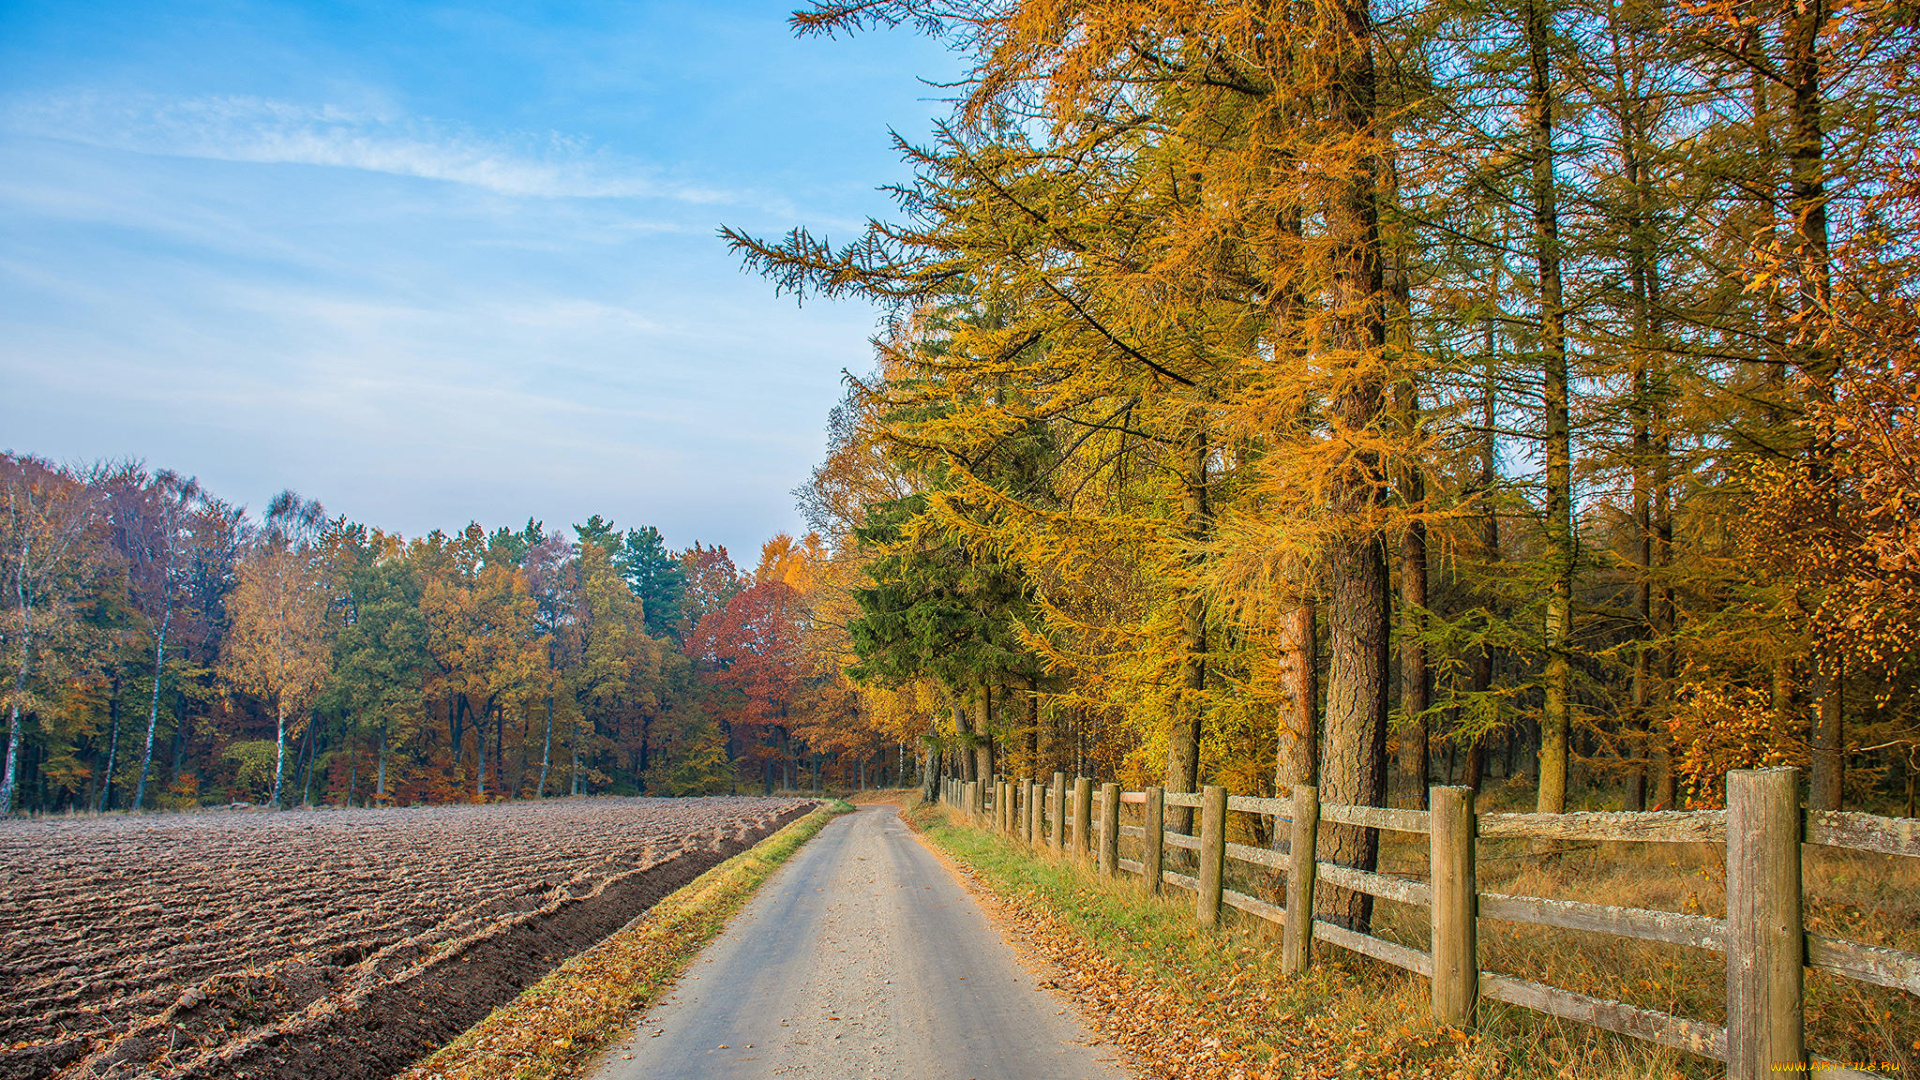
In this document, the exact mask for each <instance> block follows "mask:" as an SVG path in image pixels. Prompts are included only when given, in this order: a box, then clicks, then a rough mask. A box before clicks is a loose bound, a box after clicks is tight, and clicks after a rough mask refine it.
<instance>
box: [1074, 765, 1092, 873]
mask: <svg viewBox="0 0 1920 1080" xmlns="http://www.w3.org/2000/svg"><path fill="white" fill-rule="evenodd" d="M1092 854H1093V778H1092V777H1089V776H1081V777H1077V778H1075V779H1074V781H1073V856H1074V858H1076V859H1085V858H1088V857H1090V856H1091V855H1092Z"/></svg>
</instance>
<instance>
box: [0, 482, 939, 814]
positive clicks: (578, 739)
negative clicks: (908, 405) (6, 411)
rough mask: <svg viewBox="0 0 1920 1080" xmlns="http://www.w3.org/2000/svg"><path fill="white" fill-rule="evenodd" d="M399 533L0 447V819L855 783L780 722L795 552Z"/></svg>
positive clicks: (794, 545)
mask: <svg viewBox="0 0 1920 1080" xmlns="http://www.w3.org/2000/svg"><path fill="white" fill-rule="evenodd" d="M570 532H571V535H568V533H566V532H561V531H554V532H549V531H547V530H546V529H544V528H543V527H542V526H541V525H540V524H539V523H537V522H532V521H530V522H528V524H527V525H526V526H525V527H524V528H522V529H519V530H517V531H516V530H513V529H508V528H496V529H493V530H492V531H488V530H487V529H485V528H483V527H481V526H480V525H478V524H469V525H468V526H467V527H466V528H464V529H462V530H460V531H458V532H454V533H444V532H439V531H436V532H433V533H430V534H429V535H427V536H425V537H420V538H416V539H412V540H408V539H406V538H404V537H402V536H399V535H397V534H393V533H388V532H384V531H382V530H380V529H377V528H371V527H368V526H366V525H362V524H357V523H353V522H350V521H347V520H346V519H345V518H339V517H329V516H328V515H327V514H326V512H325V511H324V510H323V509H322V507H321V506H320V504H319V503H317V502H314V501H311V500H304V499H301V498H300V497H298V496H296V495H294V494H292V493H290V492H289V493H282V494H281V495H279V496H277V497H276V498H275V499H273V500H272V502H271V503H269V505H268V506H267V508H266V511H265V513H264V514H262V515H260V516H259V518H258V519H257V520H256V519H255V518H253V517H251V516H250V515H248V514H247V513H246V512H245V511H244V510H243V509H242V508H240V507H237V506H235V505H233V504H231V503H229V502H226V501H224V500H222V499H220V498H219V497H217V496H215V495H213V494H212V493H210V492H208V491H206V490H204V489H203V488H202V487H201V486H200V485H199V484H198V483H196V482H195V481H194V480H192V479H191V478H187V477H183V476H181V475H179V474H177V473H173V472H169V471H164V470H162V471H153V470H149V469H148V468H146V467H144V466H142V465H139V464H127V463H119V464H105V465H95V466H91V467H64V466H59V465H55V464H53V463H51V462H47V461H44V460H40V459H36V458H33V457H30V456H22V455H14V454H5V455H0V551H4V557H3V558H0V582H3V583H4V585H5V595H4V599H3V601H0V647H4V655H5V660H4V664H5V676H6V678H5V683H4V689H3V690H0V692H4V694H5V699H4V708H5V710H6V717H7V725H8V727H7V746H6V760H5V765H4V774H0V806H3V807H4V808H5V809H6V810H9V811H11V810H28V811H37V812H56V811H76V810H78V811H104V810H110V809H156V808H173V809H177V808H185V807H190V806H195V805H201V804H204V803H227V802H229V801H240V802H247V803H253V804H266V805H272V806H287V805H296V804H297V805H317V804H328V805H394V804H413V803H422V802H448V801H489V800H495V799H506V798H538V797H542V796H554V795H568V794H575V795H577V794H582V793H605V792H612V793H620V794H656V795H695V794H709V793H716V792H731V791H733V790H736V788H737V787H739V786H741V785H745V786H748V787H756V786H757V787H760V788H761V789H763V790H771V789H772V788H774V787H776V786H780V787H793V786H795V785H796V784H800V783H814V784H818V783H819V782H820V781H821V779H822V778H823V777H824V779H825V780H826V781H828V782H831V783H836V784H841V783H844V784H855V783H863V782H865V781H866V779H867V776H868V770H869V768H871V769H872V771H873V777H874V778H875V779H878V777H879V775H880V773H881V771H882V770H883V769H885V768H888V767H891V768H892V769H893V770H895V771H896V773H897V770H898V768H899V767H900V765H901V762H902V755H900V754H898V753H896V754H894V755H893V756H892V757H891V758H889V757H888V755H886V754H885V753H884V750H885V749H886V748H885V747H884V746H883V745H882V744H880V743H878V742H876V741H874V740H872V739H861V738H854V739H844V738H843V739H838V740H836V739H825V738H815V739H814V740H813V742H811V743H809V742H808V741H807V740H806V739H805V738H803V737H799V736H797V735H796V730H798V729H800V728H804V726H805V725H804V717H802V716H801V715H800V714H799V712H798V711H796V710H795V709H794V708H793V707H792V705H793V703H794V702H795V701H796V700H798V699H800V698H801V697H803V696H804V694H805V692H806V688H807V687H808V685H810V684H811V683H817V682H818V681H819V680H818V679H817V677H815V676H814V675H813V674H812V672H810V671H809V670H806V669H804V668H803V665H804V663H805V661H806V659H807V657H806V655H805V653H804V652H803V651H802V650H801V649H800V648H799V646H798V642H799V640H800V636H801V634H802V633H803V631H804V623H803V619H804V616H805V612H806V605H805V603H804V602H803V598H802V596H801V592H800V589H801V588H802V587H804V585H805V583H806V582H807V581H808V580H809V577H810V575H809V572H808V569H807V567H808V566H809V565H810V564H811V563H812V562H813V561H816V560H817V559H818V558H819V557H820V555H821V549H820V547H819V545H818V543H817V541H816V542H813V543H812V544H809V543H808V542H795V541H793V540H792V539H791V538H788V537H786V536H780V537H776V538H775V539H774V540H772V541H769V542H768V544H767V545H766V546H765V548H764V549H763V551H762V559H761V563H760V566H759V567H758V568H756V569H755V570H754V571H753V572H743V571H741V570H740V569H739V568H737V567H736V566H735V564H734V563H733V561H732V559H731V557H730V556H729V555H728V553H727V551H726V549H725V548H721V547H707V546H703V545H701V544H699V543H695V544H694V545H693V546H692V547H690V548H688V549H686V550H684V551H673V550H670V549H669V548H668V547H667V546H666V544H665V542H664V541H663V539H662V537H661V535H660V533H659V532H658V530H656V529H653V528H639V529H627V530H625V531H624V532H623V531H621V530H618V529H616V528H615V527H614V525H613V523H611V522H608V521H605V520H603V519H602V518H600V517H598V516H595V517H592V518H589V519H588V521H587V522H585V523H584V524H581V525H576V526H574V527H573V528H572V529H571V530H570Z"/></svg>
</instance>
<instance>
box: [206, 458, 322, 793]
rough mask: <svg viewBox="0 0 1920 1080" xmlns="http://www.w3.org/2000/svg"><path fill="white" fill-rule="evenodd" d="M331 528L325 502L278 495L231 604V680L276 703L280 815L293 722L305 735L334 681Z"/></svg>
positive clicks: (226, 666) (226, 663)
mask: <svg viewBox="0 0 1920 1080" xmlns="http://www.w3.org/2000/svg"><path fill="white" fill-rule="evenodd" d="M326 527H327V520H326V515H325V513H324V511H323V510H322V509H321V507H320V504H319V503H318V502H314V501H306V500H302V499H301V498H300V497H299V496H297V495H295V494H294V493H293V492H291V491H283V492H281V493H280V494H279V495H276V496H274V498H273V502H272V503H271V504H270V505H269V506H268V509H267V516H266V527H265V529H264V530H263V531H262V533H261V535H260V538H259V540H258V541H257V542H256V544H255V546H254V549H253V550H252V551H251V552H249V554H248V557H247V558H246V559H245V560H244V561H243V562H242V563H241V565H240V572H239V578H238V581H237V582H236V583H235V585H234V589H233V593H232V595H231V596H230V597H229V599H228V602H227V608H228V612H229V614H230V616H231V618H232V619H233V627H232V629H231V631H230V632H229V633H228V636H227V640H226V647H225V652H224V655H223V656H222V665H221V666H222V670H223V673H224V675H225V677H226V679H227V681H228V682H229V683H231V684H232V685H234V686H235V687H237V688H239V689H241V690H243V691H246V692H248V693H251V694H255V695H258V696H259V697H261V698H262V699H264V700H266V701H268V702H270V703H271V706H272V709H273V713H274V722H275V726H274V764H273V794H272V796H271V798H270V800H269V801H270V803H271V805H272V806H273V807H274V808H275V809H279V807H280V805H281V787H282V784H283V782H284V779H285V775H286V758H287V734H288V723H289V720H291V721H292V723H293V726H294V733H295V734H298V733H299V731H300V730H301V729H303V728H304V727H305V725H306V723H307V719H308V718H307V716H306V712H307V709H308V707H309V706H311V705H312V704H313V702H314V699H315V698H316V697H317V696H318V695H319V693H320V691H321V690H322V688H323V687H324V686H325V683H326V679H327V673H328V666H329V665H328V661H329V659H330V657H329V647H330V636H331V633H332V631H333V612H332V610H331V607H332V604H331V599H332V597H331V593H330V591H329V589H328V585H327V582H326V581H325V579H324V576H323V570H324V565H325V564H324V562H323V561H322V558H321V541H322V539H323V534H324V531H325V529H326Z"/></svg>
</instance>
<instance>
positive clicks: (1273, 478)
mask: <svg viewBox="0 0 1920 1080" xmlns="http://www.w3.org/2000/svg"><path fill="white" fill-rule="evenodd" d="M794 24H795V26H796V27H797V29H798V30H799V31H801V32H802V33H811V34H826V35H831V34H836V33H842V32H855V31H860V30H865V29H869V28H873V27H876V26H908V27H912V28H915V29H917V30H918V31H919V32H923V33H929V34H933V35H936V36H938V37H940V38H941V39H942V40H944V41H946V42H947V43H948V44H949V45H950V47H951V48H952V49H953V50H954V51H955V53H956V54H957V55H958V56H959V57H960V58H961V59H962V62H963V66H964V68H965V72H966V74H965V75H964V76H963V77H962V78H961V79H959V80H958V81H957V82H955V83H954V84H952V85H951V87H950V90H951V101H952V105H953V107H952V111H951V114H950V115H949V116H948V117H947V118H946V119H945V120H944V122H943V123H942V124H941V125H940V126H939V127H938V129H937V131H936V133H935V135H934V137H933V138H931V139H930V140H929V141H927V142H926V143H925V144H911V143H908V142H906V141H904V140H902V141H899V142H898V145H899V149H900V152H901V154H902V157H903V160H904V161H905V163H906V164H907V165H908V166H909V167H910V169H911V171H912V176H911V179H909V180H907V181H906V182H904V183H901V184H898V185H896V186H895V187H894V188H893V189H892V190H893V192H894V194H895V195H896V197H897V201H898V207H899V212H898V214H897V215H896V216H895V219H894V220H890V221H875V222H873V223H871V224H870V225H869V226H868V227H867V228H866V229H865V231H864V232H863V233H862V234H861V235H859V236H857V237H855V238H854V239H853V240H852V242H850V243H843V244H837V245H836V244H834V243H830V242H829V241H828V240H826V239H824V238H821V237H817V236H815V235H813V234H811V233H809V232H807V231H806V230H804V229H796V230H794V231H793V232H791V233H789V234H788V235H787V236H785V237H783V238H761V237H756V236H753V235H749V234H747V233H744V232H741V231H738V230H733V229H727V230H724V231H723V236H724V237H725V239H726V240H727V241H728V242H729V243H730V244H731V245H732V247H733V249H734V250H735V251H736V252H737V253H739V254H740V256H741V257H742V258H743V259H744V260H745V262H746V264H747V265H748V266H749V267H751V268H753V269H755V270H758V271H760V272H762V273H764V274H766V275H767V276H768V277H769V278H770V280H771V281H772V282H773V283H774V284H775V286H776V287H777V288H778V289H779V290H780V291H782V292H784V293H788V294H791V295H794V296H796V297H798V298H801V299H802V300H803V301H804V300H806V299H812V298H815V297H827V298H832V297H840V296H859V297H865V298H868V299H872V300H876V301H878V302H880V303H882V304H884V305H886V307H887V310H888V311H889V312H890V313H891V314H890V316H889V318H888V320H887V321H886V323H885V324H884V327H883V330H882V332H881V334H880V335H879V336H878V337H877V338H876V344H877V349H876V358H875V366H874V368H873V370H872V372H871V373H870V374H868V375H864V376H857V377H850V378H849V380H848V384H847V385H848V393H847V396H846V399H845V400H844V402H843V403H842V405H841V407H840V408H839V410H837V411H836V413H835V415H834V417H833V420H832V422H831V425H830V435H831V437H832V445H831V449H830V452H829V456H828V458H827V460H826V461H825V462H824V463H822V465H821V466H820V467H819V469H818V470H817V471H816V473H815V476H814V478H813V481H812V482H811V483H810V484H809V485H808V486H807V487H806V488H805V489H803V491H802V492H801V497H802V501H803V506H804V508H805V509H807V511H808V512H809V514H810V517H811V522H812V524H813V525H814V526H815V527H816V528H817V529H818V530H819V531H820V533H821V534H822V535H823V536H824V537H825V538H826V542H827V544H828V547H829V549H830V551H831V552H832V556H831V559H830V565H829V566H828V567H827V568H825V569H824V570H823V571H822V575H823V578H825V579H830V580H832V581H834V582H837V584H836V585H835V586H834V588H836V589H838V590H839V594H840V599H838V600H836V601H834V603H836V604H838V605H839V610H840V614H839V615H838V616H826V615H823V616H822V617H821V618H820V619H819V625H820V627H821V628H822V629H821V633H822V635H823V636H821V637H819V638H818V639H817V641H816V647H817V648H818V649H820V650H821V651H822V654H823V655H833V656H836V657H837V658H838V664H839V667H840V669H841V670H842V671H843V672H844V673H845V674H846V676H847V683H846V685H847V687H848V688H849V689H848V692H849V693H851V694H853V695H855V696H856V697H861V696H863V695H864V696H865V697H867V698H870V699H871V705H870V706H869V707H868V713H870V714H871V719H870V721H862V722H871V723H873V724H876V725H878V726H879V727H880V728H881V729H883V730H889V731H891V730H893V729H892V728H890V727H888V726H887V725H888V724H890V723H891V722H892V721H891V720H889V719H888V718H889V717H898V716H902V715H918V716H920V717H922V718H923V722H928V723H930V724H931V726H930V727H929V728H928V729H927V734H928V736H929V737H930V738H932V739H933V740H934V741H935V742H936V743H937V745H938V746H939V747H940V749H941V753H942V755H943V757H944V759H945V764H944V765H943V766H942V767H943V768H945V769H947V770H950V771H952V772H955V773H957V774H959V775H963V776H965V777H968V778H974V777H986V776H988V775H989V774H991V773H993V772H995V771H1002V772H1006V773H1009V774H1015V775H1022V774H1024V775H1034V774H1036V773H1038V774H1044V773H1046V772H1048V771H1050V770H1051V769H1053V768H1062V767H1064V768H1069V769H1073V770H1077V771H1081V772H1094V771H1097V772H1098V773H1100V774H1101V775H1119V776H1122V777H1123V778H1129V782H1138V781H1139V780H1150V781H1152V782H1159V783H1164V784H1165V786H1166V787H1167V788H1168V789H1170V790H1175V791H1191V790H1194V789H1195V787H1196V785H1197V784H1199V783H1200V782H1201V781H1202V780H1203V779H1209V780H1213V781H1215V782H1220V783H1224V784H1227V785H1228V786H1230V787H1231V788H1232V790H1234V791H1236V792H1246V793H1258V792H1260V791H1286V790H1288V789H1290V787H1291V786H1292V785H1294V784H1298V783H1308V782H1312V783H1317V784H1318V785H1319V788H1320V791H1321V793H1322V797H1323V798H1326V799H1329V800H1331V801H1335V802H1342V803H1354V804H1368V805H1384V804H1387V803H1388V802H1389V801H1398V802H1403V803H1407V804H1418V803H1420V802H1421V800H1423V799H1424V792H1425V790H1426V788H1427V785H1428V784H1429V783H1431V782H1435V781H1449V780H1450V781H1452V782H1457V783H1466V784H1469V785H1473V786H1475V787H1479V786H1481V785H1483V784H1487V783H1489V782H1491V781H1499V782H1500V787H1501V790H1502V791H1505V792H1508V793H1509V794H1510V797H1511V798H1512V799H1513V801H1515V802H1524V803H1527V804H1530V808H1533V809H1537V810H1539V811H1543V812H1558V811H1562V810H1565V809H1569V808H1571V807H1575V806H1587V807H1608V806H1610V807H1614V808H1620V807H1625V808H1627V809H1643V808H1644V809H1653V808H1678V807H1681V806H1685V805H1711V804H1713V803H1714V802H1715V801H1716V800H1718V799H1719V798H1720V797H1721V792H1720V790H1719V787H1718V785H1719V784H1720V778H1721V776H1722V775H1723V773H1724V772H1725V771H1726V770H1727V769H1729V768H1732V767H1740V766H1749V765H1758V764H1796V765H1800V766H1802V767H1804V768H1806V769H1807V770H1808V771H1809V774H1810V776H1811V786H1810V790H1809V792H1808V799H1809V802H1810V804H1811V805H1813V806H1816V807H1822V808H1837V807H1840V806H1843V805H1850V806H1859V805H1863V804H1867V803H1879V804H1884V803H1888V802H1893V801H1895V800H1897V799H1898V797H1899V795H1900V794H1901V788H1902V787H1903V786H1904V790H1905V794H1906V804H1907V806H1908V807H1909V810H1908V812H1909V813H1911V805H1912V790H1913V787H1912V785H1913V777H1914V774H1915V771H1916V764H1920V762H1916V760H1915V755H1916V740H1917V738H1920V725H1917V724H1916V719H1915V707H1916V704H1917V703H1920V697H1916V689H1920V687H1917V685H1916V674H1917V673H1920V665H1916V663H1915V643H1916V640H1920V633H1917V631H1920V622H1917V621H1916V616H1917V615H1920V428H1917V427H1916V420H1917V419H1920V373H1917V372H1916V364H1915V360H1916V348H1915V329H1916V326H1920V319H1917V318H1916V316H1920V308H1917V307H1916V304H1915V282H1916V280H1917V279H1920V274H1916V272H1915V271H1916V270H1917V269H1920V261H1916V255H1917V254H1920V251H1917V250H1916V246H1915V237H1916V232H1915V228H1914V226H1915V224H1916V211H1920V169H1917V168H1916V165H1917V164H1920V156H1917V154H1920V139H1916V136H1917V135H1920V123H1916V117H1915V111H1914V110H1915V104H1916V102H1920V93H1916V91H1920V86H1916V85H1915V83H1916V79H1920V62H1917V61H1920V56H1917V55H1916V51H1917V50H1916V45H1920V34H1917V33H1916V25H1915V14H1914V10H1913V9H1912V8H1911V7H1909V6H1903V5H1898V4H1892V3H1882V2H1878V0H1864V2H1859V3H1833V2H1830V0H1794V2H1786V0H1707V2H1704V3H1689V4H1676V3H1669V2H1665V0H1523V2H1521V3H1518V4H1512V5H1477V4H1472V3H1392V2H1382V0H1314V2H1300V3H1284V2H1274V0H1227V2H1222V3H1214V2H1209V3H1191V2H1179V0H1175V2H1156V3H1150V4H1149V3H1135V2H1126V0H959V2H937V3H936V2H928V0H857V2H855V0H844V2H843V0H822V2H820V3H816V4H815V5H814V6H812V7H811V8H809V9H807V10H804V11H801V12H799V13H797V14H796V15H795V16H794ZM823 602H824V601H823ZM823 610H824V609H823ZM835 626H837V627H838V629H837V630H834V631H832V632H831V633H829V632H828V630H829V628H832V627H835ZM901 695H918V697H919V698H920V699H921V700H922V701H923V703H931V704H932V705H937V706H938V708H937V710H936V709H932V708H922V709H921V710H919V712H918V713H914V711H913V710H905V711H903V710H901V709H900V708H899V707H898V700H899V699H900V697H901ZM849 715H862V714H860V713H859V711H858V710H857V709H856V710H854V712H852V713H849ZM1177 824H1179V823H1177V822H1176V825H1177ZM1323 842H1324V841H1323ZM1331 843H1332V849H1331V850H1332V851H1333V852H1334V856H1335V858H1336V859H1337V860H1338V861H1341V862H1345V863H1348V864H1350V865H1362V866H1370V865H1371V864H1372V861H1373V858H1374V854H1373V850H1372V844H1373V841H1372V839H1370V834H1369V833H1368V832H1366V831H1365V830H1358V829H1347V828H1344V827H1343V828H1340V829H1335V830H1333V835H1332V837H1331ZM1345 902H1347V903H1350V904H1351V905H1353V906H1354V910H1352V911H1346V912H1342V913H1339V914H1340V915H1341V916H1342V917H1343V918H1346V919H1347V920H1348V921H1364V918H1365V910H1364V905H1365V903H1366V900H1365V898H1364V897H1363V896H1361V895H1360V894H1353V895H1352V896H1351V897H1348V898H1347V900H1346V901H1345Z"/></svg>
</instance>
